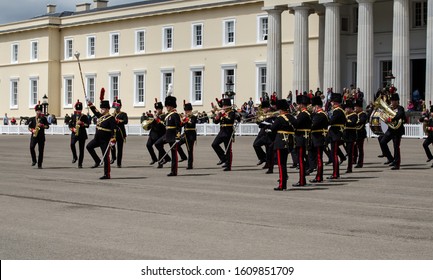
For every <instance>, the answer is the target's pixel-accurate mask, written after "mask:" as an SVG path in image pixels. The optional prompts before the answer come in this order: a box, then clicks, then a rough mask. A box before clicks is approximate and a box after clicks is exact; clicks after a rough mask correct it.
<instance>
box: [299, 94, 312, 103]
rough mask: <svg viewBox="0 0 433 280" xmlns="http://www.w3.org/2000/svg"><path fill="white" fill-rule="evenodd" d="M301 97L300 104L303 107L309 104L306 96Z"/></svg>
mask: <svg viewBox="0 0 433 280" xmlns="http://www.w3.org/2000/svg"><path fill="white" fill-rule="evenodd" d="M301 96H302V100H301V104H304V105H308V104H310V98H309V97H308V96H307V95H301Z"/></svg>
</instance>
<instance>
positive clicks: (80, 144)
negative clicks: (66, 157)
mask: <svg viewBox="0 0 433 280" xmlns="http://www.w3.org/2000/svg"><path fill="white" fill-rule="evenodd" d="M77 142H78V150H79V152H80V156H79V157H77V150H76V149H75V144H76V143H77ZM85 144H86V138H79V137H75V136H71V151H72V157H73V158H74V159H78V166H83V160H84V146H85Z"/></svg>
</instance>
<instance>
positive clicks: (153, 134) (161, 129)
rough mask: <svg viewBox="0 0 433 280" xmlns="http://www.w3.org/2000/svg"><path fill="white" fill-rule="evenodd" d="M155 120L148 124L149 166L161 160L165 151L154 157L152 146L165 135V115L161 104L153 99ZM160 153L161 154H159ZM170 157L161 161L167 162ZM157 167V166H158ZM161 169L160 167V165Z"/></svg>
mask: <svg viewBox="0 0 433 280" xmlns="http://www.w3.org/2000/svg"><path fill="white" fill-rule="evenodd" d="M154 107H155V110H156V111H155V118H154V121H153V122H152V123H151V124H150V131H149V138H148V139H147V143H146V147H147V150H148V151H149V154H150V157H151V158H152V161H151V162H150V165H152V164H154V163H155V162H157V161H158V158H161V157H162V156H163V155H164V154H165V151H164V149H163V150H162V151H159V155H158V156H159V157H156V154H155V151H154V150H153V145H155V143H156V142H157V141H158V140H159V139H160V138H161V137H162V136H164V134H165V125H164V120H165V114H164V113H163V112H162V109H163V106H162V102H158V101H157V100H156V98H155V105H154ZM161 152H162V154H161ZM170 160H171V159H170V156H168V155H167V156H166V157H165V158H164V160H163V163H164V164H165V163H166V162H169V161H170ZM158 167H159V165H158ZM161 167H162V165H161Z"/></svg>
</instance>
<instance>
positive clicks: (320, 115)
mask: <svg viewBox="0 0 433 280" xmlns="http://www.w3.org/2000/svg"><path fill="white" fill-rule="evenodd" d="M312 105H313V106H314V108H313V112H314V114H313V117H312V120H311V141H312V145H313V152H314V155H315V157H316V161H317V174H316V177H315V178H314V179H312V180H310V182H311V183H320V182H323V150H324V148H325V141H326V135H327V132H328V125H329V120H328V115H327V114H326V112H325V111H323V108H322V106H323V101H322V99H321V98H320V96H315V97H314V98H313V100H312Z"/></svg>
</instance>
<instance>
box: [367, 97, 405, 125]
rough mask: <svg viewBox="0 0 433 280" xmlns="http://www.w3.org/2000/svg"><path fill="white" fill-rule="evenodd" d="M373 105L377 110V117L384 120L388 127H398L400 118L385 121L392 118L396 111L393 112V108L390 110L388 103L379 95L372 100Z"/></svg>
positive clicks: (400, 122)
mask: <svg viewBox="0 0 433 280" xmlns="http://www.w3.org/2000/svg"><path fill="white" fill-rule="evenodd" d="M373 106H374V109H375V110H377V111H378V112H379V118H380V119H381V120H382V121H383V122H385V123H386V124H387V125H388V126H389V127H390V128H392V129H398V128H399V127H400V126H401V125H402V124H403V120H402V119H400V120H398V121H392V122H390V123H387V121H388V119H389V118H391V119H392V118H394V117H395V115H396V114H397V113H396V112H394V110H392V109H391V107H389V105H388V104H387V103H386V102H385V101H384V100H383V99H382V98H381V97H380V96H379V97H378V98H377V99H376V100H375V101H374V105H373Z"/></svg>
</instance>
